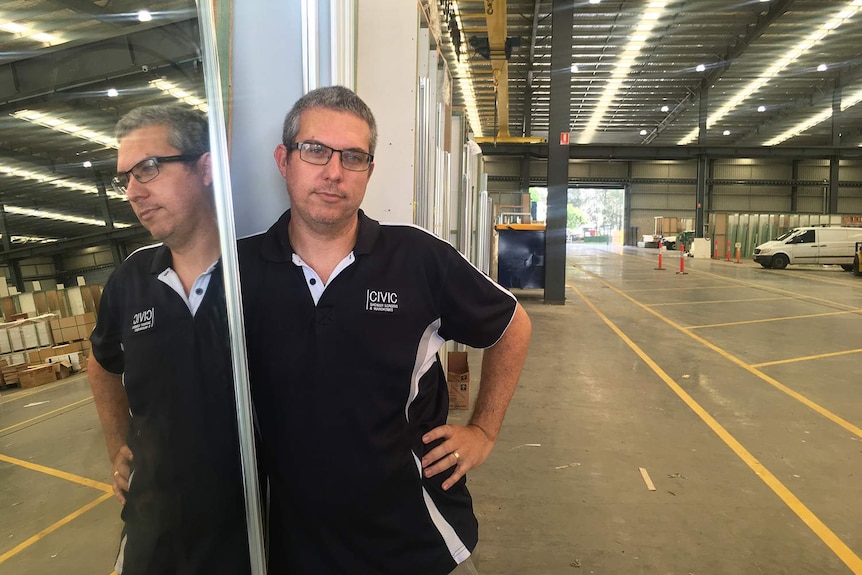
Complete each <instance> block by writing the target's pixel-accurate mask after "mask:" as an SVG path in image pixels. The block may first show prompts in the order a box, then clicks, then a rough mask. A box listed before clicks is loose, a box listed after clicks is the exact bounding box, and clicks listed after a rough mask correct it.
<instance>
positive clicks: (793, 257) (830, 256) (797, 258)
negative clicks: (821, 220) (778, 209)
mask: <svg viewBox="0 0 862 575" xmlns="http://www.w3.org/2000/svg"><path fill="white" fill-rule="evenodd" d="M860 241H862V228H839V227H833V228H830V227H808V228H793V229H792V230H790V231H789V232H787V233H785V234H783V235H781V236H779V237H777V238H775V239H774V240H771V241H768V242H766V243H765V244H760V245H759V246H757V247H756V248H754V261H756V262H757V263H759V264H760V265H762V266H763V267H765V268H775V269H779V270H783V269H784V268H786V267H787V264H835V265H840V266H841V267H842V268H843V269H845V270H846V271H848V272H849V271H851V270H852V269H853V256H855V255H856V242H860Z"/></svg>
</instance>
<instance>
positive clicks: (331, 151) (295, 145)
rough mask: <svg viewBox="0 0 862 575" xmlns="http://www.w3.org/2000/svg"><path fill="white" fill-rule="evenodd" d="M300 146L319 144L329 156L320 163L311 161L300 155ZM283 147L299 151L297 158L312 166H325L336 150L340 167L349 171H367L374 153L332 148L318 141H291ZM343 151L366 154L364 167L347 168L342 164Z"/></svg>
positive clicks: (372, 160)
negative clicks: (359, 168)
mask: <svg viewBox="0 0 862 575" xmlns="http://www.w3.org/2000/svg"><path fill="white" fill-rule="evenodd" d="M302 146H320V147H321V148H324V149H327V150H329V156H328V157H327V158H326V161H325V162H324V163H322V164H318V163H317V162H311V161H309V160H307V159H305V158H303V157H302ZM285 147H286V148H287V149H289V150H297V151H299V159H300V160H302V161H303V162H305V163H307V164H311V165H313V166H325V165H327V164H329V162H330V161H331V160H332V155H333V154H334V153H335V152H338V160H339V161H340V162H341V167H342V168H344V169H345V170H347V171H349V172H367V171H368V170H369V169H371V164H372V162H374V154H369V153H368V152H363V151H362V150H339V149H338V148H333V147H332V146H327V145H326V144H321V143H320V142H293V143H292V144H290V145H287V144H285ZM344 152H347V153H349V154H361V155H363V156H368V160H367V161H366V163H365V168H363V169H361V170H355V169H353V168H348V167H347V166H345V165H344Z"/></svg>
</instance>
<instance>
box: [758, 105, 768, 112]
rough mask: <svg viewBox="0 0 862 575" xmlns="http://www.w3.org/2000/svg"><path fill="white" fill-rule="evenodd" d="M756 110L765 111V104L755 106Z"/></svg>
mask: <svg viewBox="0 0 862 575" xmlns="http://www.w3.org/2000/svg"><path fill="white" fill-rule="evenodd" d="M757 111H758V112H765V111H766V106H758V107H757Z"/></svg>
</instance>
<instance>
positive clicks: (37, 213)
mask: <svg viewBox="0 0 862 575" xmlns="http://www.w3.org/2000/svg"><path fill="white" fill-rule="evenodd" d="M4 209H5V210H6V213H7V214H15V215H18V216H30V217H33V218H42V219H46V220H55V221H58V222H70V223H73V224H84V225H88V226H98V227H100V228H104V227H105V226H106V225H107V224H106V223H105V221H104V220H97V219H94V218H82V217H80V216H70V215H69V214H61V213H60V212H52V211H49V210H33V209H30V208H19V207H18V206H10V205H6V206H5V207H4ZM114 227H115V228H130V227H132V224H124V223H122V222H114Z"/></svg>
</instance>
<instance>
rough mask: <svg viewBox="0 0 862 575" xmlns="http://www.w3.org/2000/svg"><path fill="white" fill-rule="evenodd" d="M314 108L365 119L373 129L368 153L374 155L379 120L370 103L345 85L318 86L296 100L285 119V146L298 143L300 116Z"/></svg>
mask: <svg viewBox="0 0 862 575" xmlns="http://www.w3.org/2000/svg"><path fill="white" fill-rule="evenodd" d="M312 108H326V109H328V110H335V111H338V112H347V113H349V114H353V115H354V116H357V117H358V118H360V119H361V120H364V121H365V123H366V124H368V128H369V130H371V138H370V140H371V141H370V142H368V153H369V154H371V155H372V156H373V155H374V150H375V148H377V122H376V121H375V120H374V114H372V113H371V108H369V107H368V104H366V103H365V102H364V101H363V100H362V98H360V97H359V96H357V95H356V92H354V91H353V90H350V89H348V88H345V87H344V86H326V87H324V88H317V89H316V90H312V91H311V92H309V93H308V94H306V95H305V96H303V97H302V98H300V99H299V100H297V101H296V103H295V104H294V105H293V108H291V109H290V112H288V113H287V117H285V119H284V128H283V130H282V134H281V138H282V143H283V144H284V145H285V146H290V145H291V144H295V143H296V136H297V135H298V134H299V120H300V117H301V116H302V113H303V112H304V111H306V110H310V109H312Z"/></svg>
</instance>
